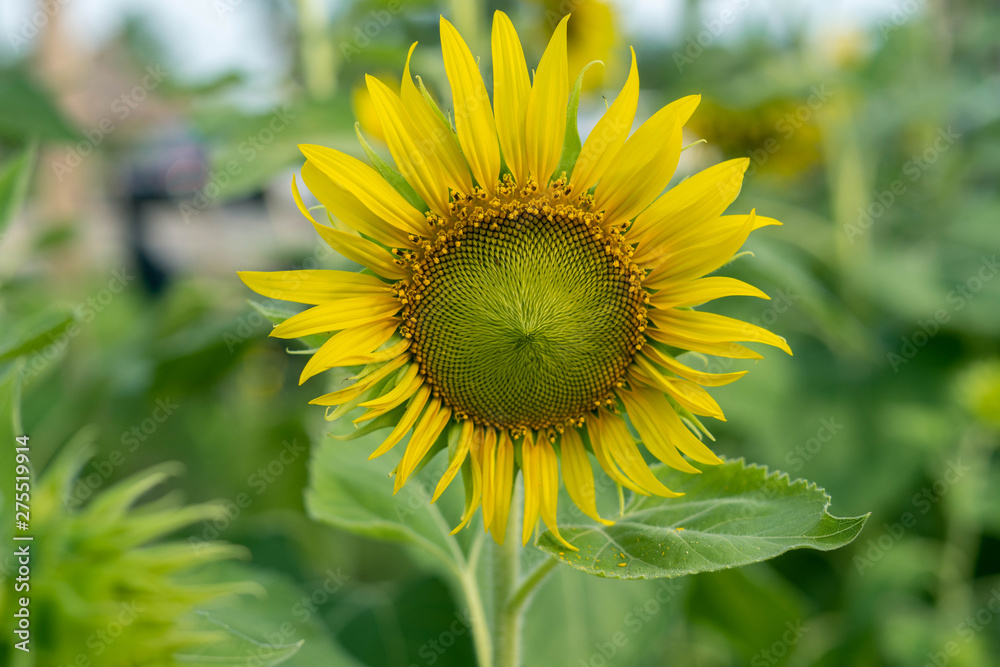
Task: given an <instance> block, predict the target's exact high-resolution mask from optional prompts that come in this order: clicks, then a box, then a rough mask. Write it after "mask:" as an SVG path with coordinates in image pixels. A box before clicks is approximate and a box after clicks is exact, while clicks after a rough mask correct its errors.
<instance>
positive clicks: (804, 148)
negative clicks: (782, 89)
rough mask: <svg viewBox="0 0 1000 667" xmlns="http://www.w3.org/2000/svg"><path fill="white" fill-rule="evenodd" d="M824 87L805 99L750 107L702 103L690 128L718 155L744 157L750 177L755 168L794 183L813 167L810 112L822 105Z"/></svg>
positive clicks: (815, 144) (816, 132) (815, 149)
mask: <svg viewBox="0 0 1000 667" xmlns="http://www.w3.org/2000/svg"><path fill="white" fill-rule="evenodd" d="M826 95H827V93H826V91H825V88H824V89H823V90H822V91H820V92H819V93H818V94H817V93H814V94H813V96H811V97H809V98H807V99H805V100H797V101H796V100H786V99H781V100H769V101H767V102H764V103H762V104H759V105H757V106H755V107H753V108H750V109H729V108H726V107H723V106H721V105H718V104H714V103H711V102H709V103H706V104H704V105H703V106H702V108H701V109H700V110H699V113H698V115H697V116H696V117H695V118H694V119H692V121H691V125H690V128H689V129H690V130H691V131H692V132H694V133H695V134H696V135H697V136H699V137H704V138H706V139H708V140H709V141H710V142H711V143H712V144H713V145H716V146H718V147H719V148H720V149H721V150H722V152H723V153H726V154H729V155H733V154H739V153H744V154H746V155H747V156H748V157H749V158H750V161H751V165H752V166H751V167H750V173H751V174H754V173H756V172H757V171H758V170H759V171H761V172H762V173H770V174H775V175H777V176H780V177H782V178H789V179H795V178H798V177H799V176H801V175H803V174H804V173H806V172H807V171H808V170H809V169H810V168H812V167H814V166H816V165H818V164H819V161H820V157H821V154H820V144H821V142H822V136H821V133H820V128H819V124H818V123H817V118H816V113H817V110H818V109H819V107H820V106H821V105H822V104H824V103H825V102H826Z"/></svg>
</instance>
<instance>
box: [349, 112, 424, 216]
mask: <svg viewBox="0 0 1000 667" xmlns="http://www.w3.org/2000/svg"><path fill="white" fill-rule="evenodd" d="M354 133H355V134H356V135H358V141H360V142H361V147H362V148H363V149H364V150H365V155H367V156H368V159H369V160H371V163H372V165H373V166H374V167H375V169H377V170H378V173H379V174H381V176H382V178H384V179H385V180H386V181H388V183H389V185H391V186H392V187H393V188H394V189H395V190H396V192H398V193H399V194H401V195H403V199H405V200H406V201H408V202H409V203H410V205H411V206H413V208H415V209H417V210H418V211H427V210H429V209H428V206H427V203H426V202H424V200H423V199H421V198H420V195H418V194H417V191H416V190H414V189H413V186H412V185H410V183H409V181H407V180H406V179H405V178H403V175H402V174H400V173H399V172H398V171H396V170H395V169H393V168H392V167H390V166H389V163H388V162H386V161H385V160H383V159H382V156H381V155H379V154H378V153H376V152H375V150H374V149H373V148H372V147H371V146H370V145H368V142H367V141H365V137H364V135H363V134H361V124H360V123H355V124H354Z"/></svg>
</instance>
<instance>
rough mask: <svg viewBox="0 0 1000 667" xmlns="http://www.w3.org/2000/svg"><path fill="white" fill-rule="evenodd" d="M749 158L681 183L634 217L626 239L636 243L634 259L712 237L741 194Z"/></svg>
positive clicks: (726, 164) (734, 161)
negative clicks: (717, 221)
mask: <svg viewBox="0 0 1000 667" xmlns="http://www.w3.org/2000/svg"><path fill="white" fill-rule="evenodd" d="M749 164H750V160H749V158H738V159H736V160H728V161H726V162H722V163H720V164H717V165H714V166H712V167H709V168H708V169H705V170H704V171H701V172H699V173H697V174H695V175H694V176H692V177H691V178H689V179H687V180H685V181H683V182H682V183H679V184H678V185H677V186H675V187H674V188H671V190H670V191H669V192H667V193H666V194H664V195H663V196H662V197H660V198H659V199H657V200H656V201H655V202H653V204H652V205H651V206H650V207H649V208H648V209H646V210H645V211H643V212H642V214H641V215H639V216H638V217H637V218H636V219H635V223H634V224H633V225H632V227H631V228H629V231H628V235H627V237H626V238H627V240H628V241H629V242H630V243H637V244H638V245H639V247H638V248H637V249H636V254H635V256H634V258H633V259H634V261H636V262H638V263H644V262H645V261H646V260H647V259H648V258H649V257H651V256H655V255H657V254H660V253H662V252H663V246H667V249H669V250H672V251H677V250H680V249H682V248H684V247H686V246H688V245H691V244H692V243H693V242H695V241H694V240H693V239H696V238H698V237H702V238H704V237H711V236H713V235H714V234H715V233H717V232H716V230H715V229H714V228H713V226H712V222H713V221H714V219H715V218H717V217H718V216H720V215H721V214H722V212H723V211H725V210H726V209H727V208H728V207H729V205H730V204H732V203H733V201H734V200H735V199H736V197H737V196H738V195H739V194H740V189H741V188H742V187H743V174H744V173H745V172H746V169H747V165H749Z"/></svg>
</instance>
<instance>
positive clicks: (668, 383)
mask: <svg viewBox="0 0 1000 667" xmlns="http://www.w3.org/2000/svg"><path fill="white" fill-rule="evenodd" d="M635 363H636V366H637V367H638V368H635V367H633V368H631V369H629V370H630V371H631V372H635V371H636V370H638V369H641V374H640V378H641V379H642V380H643V381H645V382H646V384H648V385H650V386H652V387H659V389H660V390H661V391H664V392H666V393H668V394H670V396H671V398H673V399H674V400H675V401H677V402H678V403H679V404H680V405H681V406H683V407H685V408H687V409H688V410H690V411H691V412H693V413H694V414H696V415H704V416H706V417H715V418H716V419H720V420H722V421H725V416H724V415H723V414H722V408H720V407H719V404H718V403H717V402H716V401H715V399H714V398H712V397H711V395H710V394H709V393H708V392H707V391H705V390H704V389H702V388H701V387H700V386H698V385H697V384H695V383H694V382H691V381H690V380H685V379H683V378H668V377H664V375H663V374H662V373H660V370H659V369H658V368H657V367H656V366H654V365H653V363H652V362H651V361H650V360H649V359H647V358H646V357H645V356H643V355H641V354H639V355H636V357H635Z"/></svg>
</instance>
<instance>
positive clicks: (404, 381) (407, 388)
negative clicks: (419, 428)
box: [359, 364, 422, 408]
mask: <svg viewBox="0 0 1000 667" xmlns="http://www.w3.org/2000/svg"><path fill="white" fill-rule="evenodd" d="M419 374H420V366H419V365H417V364H412V365H410V367H409V368H407V369H406V372H405V373H404V374H403V377H401V378H400V379H399V384H397V385H396V386H395V388H393V389H392V390H391V391H389V392H387V393H386V394H384V395H383V396H379V397H378V398H373V399H371V400H370V401H365V402H364V403H361V404H360V405H359V407H362V408H382V407H385V406H387V405H399V404H400V403H402V402H403V401H405V400H406V399H407V398H409V397H410V396H412V395H413V394H414V392H416V391H417V388H419V387H420V384H421V383H422V378H419V377H418V375H419ZM414 380H420V382H416V383H414ZM411 385H412V389H411ZM401 396H404V398H402V399H400V397H401Z"/></svg>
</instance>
